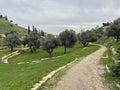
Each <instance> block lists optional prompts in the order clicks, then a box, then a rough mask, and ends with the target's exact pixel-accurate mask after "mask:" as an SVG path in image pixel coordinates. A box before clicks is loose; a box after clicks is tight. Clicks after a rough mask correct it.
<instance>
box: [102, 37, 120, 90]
mask: <svg viewBox="0 0 120 90" xmlns="http://www.w3.org/2000/svg"><path fill="white" fill-rule="evenodd" d="M103 42H106V43H109V42H112V43H113V47H114V48H115V50H117V48H118V47H120V43H119V42H115V40H114V38H108V39H104V40H103ZM107 48H108V49H107V51H106V52H105V53H104V55H103V56H104V57H106V56H108V58H101V61H100V64H103V65H106V64H107V65H108V66H111V65H113V64H114V60H113V58H116V60H117V54H116V55H113V54H112V51H111V49H110V48H109V47H107ZM104 77H105V80H106V82H107V83H109V84H110V88H111V89H112V90H120V89H118V88H117V87H116V85H115V84H116V83H120V78H118V77H115V76H113V74H112V73H111V72H110V73H108V72H106V73H105V74H104Z"/></svg>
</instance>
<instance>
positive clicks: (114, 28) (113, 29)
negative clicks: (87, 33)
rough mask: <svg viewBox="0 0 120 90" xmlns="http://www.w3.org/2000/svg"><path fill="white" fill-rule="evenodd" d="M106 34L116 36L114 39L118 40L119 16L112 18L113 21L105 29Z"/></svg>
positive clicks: (119, 34)
mask: <svg viewBox="0 0 120 90" xmlns="http://www.w3.org/2000/svg"><path fill="white" fill-rule="evenodd" d="M106 34H107V35H108V36H113V37H115V38H116V41H117V42H118V41H119V38H120V18H118V19H117V20H114V22H113V23H111V24H110V26H109V27H108V28H107V30H106Z"/></svg>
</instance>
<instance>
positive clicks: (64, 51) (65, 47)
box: [64, 46, 66, 54]
mask: <svg viewBox="0 0 120 90" xmlns="http://www.w3.org/2000/svg"><path fill="white" fill-rule="evenodd" d="M64 47H65V51H64V54H66V46H64Z"/></svg>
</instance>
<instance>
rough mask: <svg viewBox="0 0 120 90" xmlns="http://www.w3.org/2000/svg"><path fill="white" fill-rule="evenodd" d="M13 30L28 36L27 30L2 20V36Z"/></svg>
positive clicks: (0, 31) (0, 30) (0, 28)
mask: <svg viewBox="0 0 120 90" xmlns="http://www.w3.org/2000/svg"><path fill="white" fill-rule="evenodd" d="M11 25H12V26H11ZM12 30H15V31H16V32H17V33H19V34H20V35H26V33H27V30H26V29H25V28H23V27H20V26H17V25H14V24H12V23H10V22H9V21H6V20H4V19H0V34H5V33H8V32H10V31H12Z"/></svg>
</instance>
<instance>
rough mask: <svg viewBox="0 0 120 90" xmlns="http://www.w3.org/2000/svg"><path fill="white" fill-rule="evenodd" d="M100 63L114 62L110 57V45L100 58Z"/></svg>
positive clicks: (108, 63)
mask: <svg viewBox="0 0 120 90" xmlns="http://www.w3.org/2000/svg"><path fill="white" fill-rule="evenodd" d="M100 64H103V65H106V64H107V65H108V66H110V65H112V64H114V60H113V59H112V51H111V49H110V47H108V48H107V51H105V53H104V54H103V58H101V60H100Z"/></svg>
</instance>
